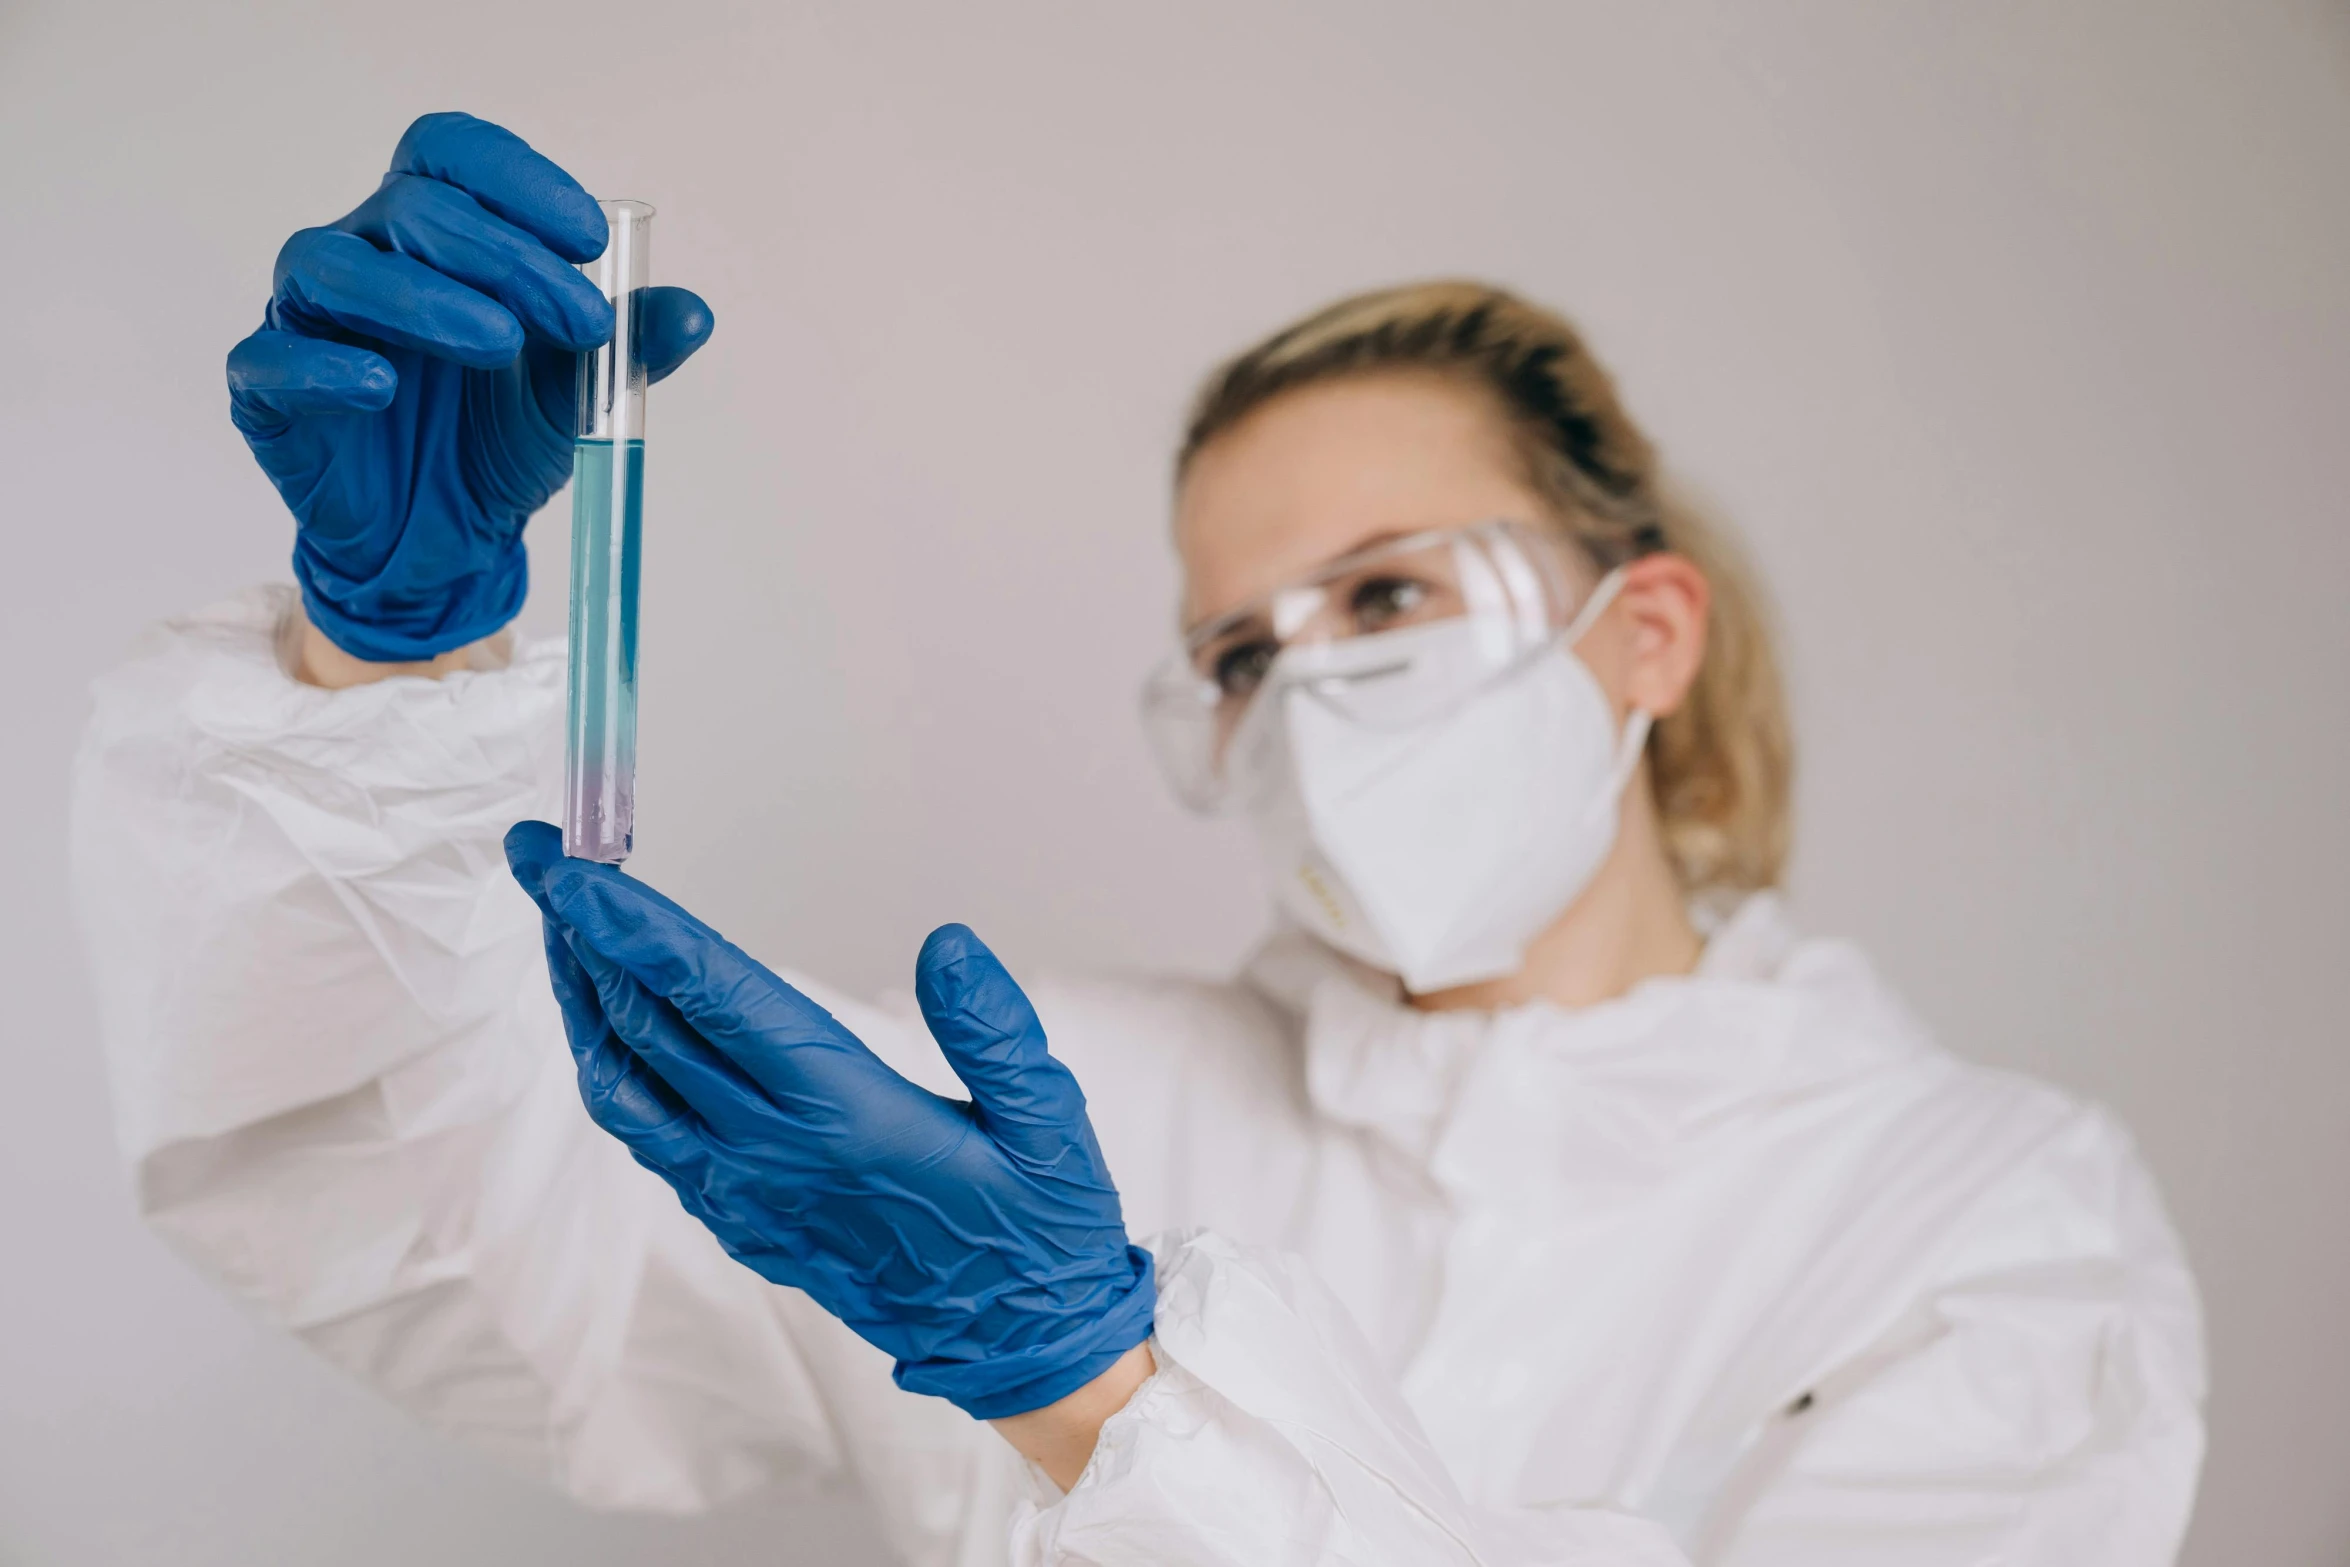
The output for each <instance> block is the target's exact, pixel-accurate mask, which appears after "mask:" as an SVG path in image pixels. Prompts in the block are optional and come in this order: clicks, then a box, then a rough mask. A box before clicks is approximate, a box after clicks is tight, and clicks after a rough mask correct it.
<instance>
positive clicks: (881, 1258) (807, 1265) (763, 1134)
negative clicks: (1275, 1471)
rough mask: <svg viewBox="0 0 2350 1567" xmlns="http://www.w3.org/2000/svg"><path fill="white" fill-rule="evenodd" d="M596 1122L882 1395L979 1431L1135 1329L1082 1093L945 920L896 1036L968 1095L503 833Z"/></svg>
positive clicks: (607, 871)
mask: <svg viewBox="0 0 2350 1567" xmlns="http://www.w3.org/2000/svg"><path fill="white" fill-rule="evenodd" d="M506 857H507V860H508V862H509V864H511V865H512V867H513V870H514V878H515V880H516V881H517V882H518V883H519V884H520V885H521V887H522V889H523V890H524V891H525V892H526V893H528V894H530V896H531V898H532V900H533V901H534V902H536V903H537V904H538V905H539V909H540V912H541V913H542V914H543V915H544V916H545V918H546V923H547V935H546V947H547V967H548V971H549V973H550V974H551V976H552V978H553V980H554V990H555V1000H556V1003H557V1004H558V1005H559V1006H561V1007H562V1009H563V1026H564V1032H565V1033H566V1035H567V1036H568V1037H569V1039H570V1041H571V1053H572V1055H573V1057H574V1058H575V1059H576V1060H577V1061H578V1063H579V1086H580V1096H581V1098H582V1100H583V1101H584V1102H585V1103H586V1105H587V1111H588V1114H589V1116H590V1117H591V1118H593V1119H594V1121H595V1122H596V1124H597V1125H598V1126H601V1127H602V1128H603V1129H604V1130H605V1131H607V1132H610V1133H611V1134H612V1135H613V1136H614V1137H617V1138H619V1139H620V1141H621V1142H622V1143H624V1144H626V1145H627V1147H628V1150H629V1152H630V1153H632V1154H634V1155H636V1158H637V1162H638V1163H639V1164H642V1165H643V1166H644V1167H645V1168H646V1169H648V1170H651V1171H652V1172H653V1173H654V1174H656V1175H658V1176H660V1177H661V1178H662V1179H663V1180H665V1181H667V1182H668V1183H669V1185H670V1188H671V1189H672V1190H673V1191H675V1192H676V1193H677V1196H678V1200H679V1201H680V1202H682V1203H683V1204H684V1205H685V1209H686V1211H687V1212H688V1213H691V1214H692V1215H693V1216H694V1217H695V1218H697V1219H699V1220H701V1221H702V1222H703V1223H704V1224H706V1225H708V1226H709V1228H710V1232H711V1233H712V1234H714V1235H716V1236H717V1237H718V1241H719V1244H720V1245H722V1246H724V1247H725V1248H726V1250H727V1253H728V1255H730V1256H732V1257H733V1258H734V1259H735V1260H736V1261H738V1262H740V1263H742V1264H743V1265H744V1266H746V1267H748V1268H750V1269H752V1270H753V1271H755V1272H757V1273H758V1274H759V1275H761V1276H762V1277H764V1278H767V1279H769V1280H772V1281H773V1282H775V1283H777V1284H788V1285H791V1286H793V1287H794V1288H797V1289H801V1290H805V1291H806V1292H807V1293H808V1294H809V1295H810V1296H811V1297H813V1298H814V1299H815V1301H816V1302H817V1304H819V1305H821V1306H822V1307H824V1309H825V1310H827V1311H829V1312H831V1313H832V1314H833V1315H834V1316H836V1317H838V1318H840V1319H841V1321H843V1322H845V1323H847V1324H848V1325H849V1327H850V1328H851V1329H853V1330H854V1331H855V1332H856V1334H857V1336H858V1337H859V1338H862V1339H864V1340H865V1341H866V1342H867V1343H869V1344H872V1345H874V1346H876V1347H878V1348H880V1349H883V1350H886V1351H888V1352H889V1354H890V1355H891V1356H892V1357H894V1358H895V1360H896V1362H897V1364H896V1366H895V1368H894V1372H893V1374H894V1375H895V1376H896V1378H897V1383H898V1386H900V1387H902V1388H905V1389H907V1390H909V1391H911V1392H916V1393H935V1394H937V1395H938V1396H939V1397H941V1398H944V1399H946V1400H948V1401H949V1402H951V1403H953V1404H954V1405H955V1407H956V1408H958V1409H960V1410H962V1411H963V1412H964V1413H965V1414H968V1415H972V1416H975V1417H977V1418H979V1419H982V1420H994V1419H1000V1418H1002V1417H1004V1416H1007V1415H1018V1414H1025V1413H1027V1412H1028V1411H1030V1410H1032V1409H1041V1408H1043V1407H1044V1406H1045V1405H1047V1404H1050V1403H1053V1402H1054V1401H1056V1400H1058V1399H1061V1398H1064V1397H1066V1396H1068V1395H1069V1394H1071V1393H1074V1392H1076V1391H1077V1390H1078V1389H1079V1388H1081V1387H1083V1386H1085V1384H1086V1383H1088V1382H1091V1381H1092V1380H1093V1379H1094V1378H1095V1377H1097V1376H1100V1375H1101V1374H1102V1373H1103V1372H1105V1371H1107V1370H1109V1369H1110V1367H1111V1366H1112V1365H1114V1364H1115V1363H1116V1362H1117V1361H1118V1359H1119V1357H1121V1356H1122V1355H1124V1354H1125V1353H1126V1352H1127V1351H1128V1350H1130V1349H1132V1348H1134V1347H1135V1346H1136V1345H1137V1344H1140V1343H1141V1342H1142V1341H1143V1340H1144V1339H1146V1338H1149V1337H1150V1333H1151V1307H1152V1303H1153V1300H1154V1296H1153V1292H1152V1283H1151V1259H1150V1254H1149V1253H1148V1252H1146V1251H1144V1250H1143V1249H1142V1248H1141V1247H1139V1246H1134V1245H1130V1244H1128V1242H1127V1239H1126V1227H1125V1221H1124V1219H1123V1217H1122V1215H1121V1214H1120V1213H1119V1209H1118V1189H1117V1187H1116V1186H1115V1185H1113V1184H1112V1183H1111V1180H1110V1172H1109V1169H1108V1167H1107V1166H1106V1165H1105V1164H1104V1162H1103V1160H1102V1152H1101V1147H1100V1145H1099V1144H1098V1143H1097V1142H1096V1141H1095V1139H1094V1135H1093V1125H1092V1123H1091V1122H1089V1121H1088V1120H1087V1119H1086V1115H1085V1095H1084V1093H1083V1092H1082V1091H1080V1090H1079V1088H1078V1086H1077V1080H1076V1079H1075V1078H1074V1077H1072V1076H1070V1075H1069V1069H1068V1068H1067V1067H1065V1066H1063V1065H1061V1063H1060V1062H1058V1061H1055V1060H1054V1059H1053V1057H1052V1053H1051V1051H1050V1050H1049V1049H1048V1048H1047V1047H1046V1044H1045V1036H1044V1026H1043V1025H1042V1024H1041V1023H1039V1022H1038V1021H1037V1017H1036V1010H1035V1008H1033V1007H1032V1006H1030V1005H1029V1002H1028V998H1027V997H1026V996H1025V995H1023V994H1022V993H1021V990H1020V987H1019V986H1018V985H1017V984H1015V983H1014V982H1013V980H1012V976H1011V975H1010V974H1009V973H1007V972H1006V971H1005V969H1004V966H1003V964H1002V963H1001V962H999V961H998V960H997V958H996V955H995V954H994V953H993V952H991V951H989V950H988V948H987V946H986V945H985V944H984V943H983V942H981V941H980V939H979V938H978V937H977V936H976V935H974V934H972V932H971V931H970V929H969V928H968V927H966V926H962V925H946V926H942V927H940V928H939V929H938V930H936V931H934V932H932V934H931V936H930V939H929V940H928V941H926V942H924V943H923V944H922V953H921V956H920V957H919V958H917V959H916V960H915V965H914V969H915V990H916V993H917V995H918V996H919V998H920V1002H921V1007H922V1020H923V1022H924V1023H925V1024H926V1025H927V1026H928V1028H929V1031H930V1035H931V1037H932V1038H933V1039H934V1040H936V1041H937V1042H938V1046H939V1049H940V1051H941V1052H942V1053H943V1054H944V1055H945V1057H946V1060H947V1064H948V1065H949V1066H950V1067H952V1068H953V1069H954V1073H955V1076H956V1077H958V1078H959V1079H961V1080H962V1083H963V1086H964V1087H965V1088H966V1089H967V1090H969V1092H970V1095H971V1097H970V1099H969V1100H968V1101H965V1100H957V1099H948V1098H943V1097H941V1096H940V1095H937V1094H934V1093H931V1092H930V1091H929V1090H927V1089H924V1088H919V1087H916V1086H915V1085H914V1084H913V1083H910V1082H908V1081H907V1080H906V1079H905V1078H903V1077H900V1076H899V1075H898V1074H897V1073H896V1072H893V1071H891V1070H890V1068H889V1067H888V1066H887V1065H886V1064H885V1063H884V1062H883V1061H882V1060H881V1059H880V1058H879V1057H878V1056H876V1055H874V1054H873V1052H872V1051H871V1050H868V1049H867V1048H866V1047H865V1044H864V1042H863V1041H862V1040H860V1039H858V1038H857V1036H856V1035H855V1034H853V1033H851V1032H850V1031H849V1030H848V1029H847V1028H845V1027H843V1026H842V1025H841V1022H840V1020H839V1019H838V1018H836V1017H834V1016H833V1015H832V1014H831V1013H829V1012H827V1011H825V1010H824V1008H823V1007H821V1006H819V1005H817V1004H816V1003H815V1002H813V1001H811V1000H809V999H808V998H807V997H806V996H805V995H803V994H801V993H800V992H799V991H797V990H794V989H793V988H792V987H791V986H790V985H789V984H787V983H785V982H784V981H783V980H781V979H779V978H777V977H776V975H775V974H774V973H773V972H772V971H770V970H769V969H767V968H766V967H765V966H764V965H762V964H760V963H759V962H757V961H756V960H755V959H753V958H751V957H750V956H749V955H747V954H746V953H744V952H743V950H742V949H741V948H739V947H737V946H735V945H734V944H733V943H732V942H730V941H728V940H726V939H725V938H724V937H723V936H720V935H719V934H718V933H717V932H716V931H714V930H712V929H711V928H710V927H709V926H707V925H705V924H703V923H702V922H701V921H700V920H698V919H696V918H695V917H694V916H693V915H691V914H689V913H687V912H686V911H685V910H684V909H682V908H680V907H678V906H677V905H676V904H675V903H673V902H671V901H670V900H669V899H667V898H665V897H663V896H662V895H661V894H660V893H658V892H655V891H654V890H653V889H652V888H650V887H648V886H646V885H645V884H644V883H643V882H640V881H638V880H637V879H636V878H635V877H633V876H630V875H628V874H627V873H626V872H624V871H622V870H620V869H619V868H618V867H616V866H610V865H595V864H588V863H586V862H583V861H580V860H569V859H565V858H564V857H563V835H562V834H561V833H560V832H559V831H557V830H556V829H555V828H554V827H552V826H550V825H548V824H547V823H545V822H523V823H520V824H519V825H517V826H516V827H515V828H514V829H513V830H512V831H511V832H509V833H508V834H507V835H506Z"/></svg>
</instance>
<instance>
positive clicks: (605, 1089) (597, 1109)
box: [506, 822, 692, 1147]
mask: <svg viewBox="0 0 2350 1567" xmlns="http://www.w3.org/2000/svg"><path fill="white" fill-rule="evenodd" d="M562 858H563V835H562V834H561V833H560V832H558V831H556V829H555V828H554V827H552V826H551V825H549V824H548V823H546V822H516V823H515V824H514V825H513V826H512V827H510V828H508V829H507V832H506V867H507V869H508V870H510V871H512V872H513V873H514V880H515V882H516V883H517V884H518V885H519V886H520V887H521V888H522V890H523V891H524V892H525V893H527V894H528V895H529V897H530V900H531V901H532V902H533V903H536V904H537V905H538V906H539V914H540V916H541V921H540V922H541V925H542V927H543V931H544V935H545V939H546V948H547V978H548V980H549V981H550V982H551V983H552V984H553V986H554V990H555V1005H556V1006H557V1007H558V1008H559V1009H560V1010H561V1011H562V1014H563V1032H564V1036H565V1037H566V1038H567V1039H568V1040H569V1041H570V1043H571V1054H572V1058H573V1059H574V1060H575V1061H577V1062H578V1064H579V1093H580V1098H581V1099H583V1100H584V1101H586V1103H587V1108H588V1114H589V1115H590V1116H592V1117H593V1118H594V1119H595V1122H596V1124H597V1125H598V1126H601V1127H602V1128H604V1130H606V1131H607V1132H610V1133H612V1134H613V1135H614V1136H615V1137H618V1138H620V1139H622V1140H623V1141H626V1142H629V1143H630V1145H631V1146H632V1147H633V1146H635V1139H637V1138H640V1137H647V1136H651V1135H652V1134H654V1133H656V1132H665V1131H674V1130H675V1129H676V1123H678V1122H679V1121H680V1120H690V1119H691V1117H692V1111H691V1110H690V1109H689V1108H688V1107H687V1106H686V1103H685V1101H684V1100H683V1099H682V1098H680V1097H679V1096H678V1094H677V1093H676V1091H675V1090H674V1089H672V1088H671V1087H670V1086H669V1085H668V1084H667V1083H664V1082H662V1081H661V1078H660V1074H659V1073H657V1072H655V1071H654V1070H653V1069H652V1067H651V1066H650V1065H649V1064H647V1063H646V1062H644V1061H642V1060H640V1059H639V1058H638V1057H637V1055H636V1053H635V1052H633V1051H631V1050H630V1049H629V1048H628V1046H627V1044H626V1043H625V1042H624V1041H623V1040H622V1039H621V1037H620V1035H619V1033H618V1032H617V1031H616V1030H615V1029H614V1028H613V1027H612V1022H611V1019H610V1018H609V1017H608V1016H606V1014H605V1011H604V1002H603V997H602V996H601V995H599V994H598V993H597V989H596V983H595V981H594V980H593V979H591V978H589V977H588V972H587V970H586V969H585V968H583V967H581V966H580V962H579V959H578V957H577V956H576V955H575V954H574V953H573V952H572V950H571V946H570V943H569V942H568V941H566V940H565V939H564V927H563V923H562V921H560V920H558V919H557V918H555V916H554V915H553V914H552V913H551V912H549V910H548V908H547V900H546V879H547V868H548V867H549V866H550V865H553V864H555V863H557V862H558V861H560V860H561V859H562Z"/></svg>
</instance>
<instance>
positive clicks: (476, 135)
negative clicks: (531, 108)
mask: <svg viewBox="0 0 2350 1567" xmlns="http://www.w3.org/2000/svg"><path fill="white" fill-rule="evenodd" d="M391 172H392V173H394V174H421V175H424V176H425V177H427V178H428V179H436V180H439V181H441V182H442V183H443V184H447V185H454V186H456V187H457V188H458V189H459V190H462V191H464V192H466V193H467V194H468V195H470V196H472V197H473V199H474V200H476V201H478V202H480V203H481V204H482V205H483V206H484V207H487V208H488V209H489V210H490V211H492V212H494V213H496V214H497V215H498V216H499V217H501V218H504V219H505V220H506V221H507V222H509V223H511V224H513V225H514V226H515V227H516V228H519V229H521V230H523V231H524V232H525V233H527V234H530V235H532V236H534V237H535V238H537V239H538V240H540V241H541V242H542V243H544V244H545V245H546V246H547V247H548V248H549V249H550V250H552V251H554V252H555V254H556V255H558V256H561V257H562V258H563V259H564V260H566V261H574V262H577V261H593V260H594V259H595V258H596V257H598V256H600V255H602V254H603V253H604V241H605V237H606V235H605V224H604V213H603V209H601V208H600V207H598V206H597V205H596V198H595V197H593V196H591V195H589V194H588V193H587V192H586V190H584V189H582V188H581V186H580V183H579V181H577V180H575V179H573V178H572V177H571V176H570V175H569V174H566V173H565V172H564V171H563V169H562V167H561V166H560V165H558V164H556V163H555V162H554V161H553V160H552V159H549V158H547V157H545V156H544V155H542V154H541V153H539V152H537V151H534V150H533V149H532V147H531V145H530V143H528V142H526V141H524V140H523V139H522V138H521V137H519V136H517V135H515V134H514V133H513V132H512V131H510V130H508V129H506V128H505V127H504V126H503V125H493V124H491V123H490V122H489V121H488V120H481V119H476V118H474V117H473V116H472V115H470V114H458V113H444V114H428V115H425V116H424V117H423V118H421V119H419V120H417V121H416V123H415V124H413V125H411V126H409V127H408V130H407V133H406V134H405V135H403V136H402V137H401V138H400V145H399V146H397V147H395V148H394V149H393V150H392V167H391Z"/></svg>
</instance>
